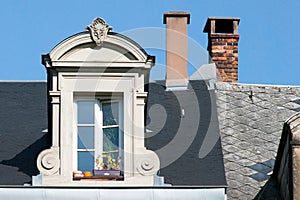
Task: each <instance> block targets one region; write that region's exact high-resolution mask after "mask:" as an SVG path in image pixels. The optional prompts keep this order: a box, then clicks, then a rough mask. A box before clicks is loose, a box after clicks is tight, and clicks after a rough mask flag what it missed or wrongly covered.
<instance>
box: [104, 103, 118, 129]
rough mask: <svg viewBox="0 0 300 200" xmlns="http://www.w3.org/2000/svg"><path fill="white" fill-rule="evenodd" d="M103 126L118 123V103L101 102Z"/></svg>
mask: <svg viewBox="0 0 300 200" xmlns="http://www.w3.org/2000/svg"><path fill="white" fill-rule="evenodd" d="M102 111H103V126H109V125H117V124H118V123H119V103H117V102H113V103H103V104H102Z"/></svg>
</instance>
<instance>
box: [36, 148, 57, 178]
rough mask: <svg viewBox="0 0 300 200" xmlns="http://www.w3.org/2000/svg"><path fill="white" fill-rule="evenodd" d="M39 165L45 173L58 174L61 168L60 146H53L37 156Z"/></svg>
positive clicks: (40, 169)
mask: <svg viewBox="0 0 300 200" xmlns="http://www.w3.org/2000/svg"><path fill="white" fill-rule="evenodd" d="M37 167H38V169H39V171H40V172H41V173H42V174H43V175H48V176H50V175H55V174H58V171H59V168H60V160H59V148H58V147H51V148H50V149H46V150H44V151H42V152H41V153H40V154H39V156H38V158H37Z"/></svg>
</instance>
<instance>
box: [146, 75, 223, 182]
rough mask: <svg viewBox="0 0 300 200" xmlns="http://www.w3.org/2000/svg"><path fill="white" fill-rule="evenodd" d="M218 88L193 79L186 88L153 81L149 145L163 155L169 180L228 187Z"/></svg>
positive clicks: (148, 121)
mask: <svg viewBox="0 0 300 200" xmlns="http://www.w3.org/2000/svg"><path fill="white" fill-rule="evenodd" d="M215 103H216V100H215V93H214V91H213V90H212V91H209V90H207V86H206V84H205V82H204V81H190V85H189V89H188V90H184V91H165V87H164V85H163V84H162V83H161V82H155V83H150V85H149V94H148V102H147V133H146V140H145V142H146V146H147V148H149V149H152V150H155V152H156V153H157V154H158V156H159V157H160V162H161V170H160V173H159V175H161V176H164V178H165V182H166V183H170V184H172V185H192V186H226V179H225V172H224V164H223V155H222V147H221V142H220V135H219V125H218V120H217V110H216V104H215Z"/></svg>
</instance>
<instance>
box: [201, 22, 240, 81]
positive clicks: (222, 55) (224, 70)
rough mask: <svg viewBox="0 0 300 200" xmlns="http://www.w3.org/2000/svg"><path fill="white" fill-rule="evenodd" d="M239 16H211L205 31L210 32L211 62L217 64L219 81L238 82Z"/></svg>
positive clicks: (208, 47) (209, 49)
mask: <svg viewBox="0 0 300 200" xmlns="http://www.w3.org/2000/svg"><path fill="white" fill-rule="evenodd" d="M239 22H240V19H239V18H223V17H222V18H221V17H209V18H208V19H207V21H206V24H205V27H204V30H203V32H204V33H208V46H207V50H208V51H209V55H210V62H214V63H215V64H216V66H217V77H218V81H222V82H235V83H237V82H238V41H239V38H240V35H239V34H238V25H239Z"/></svg>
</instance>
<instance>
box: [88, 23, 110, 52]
mask: <svg viewBox="0 0 300 200" xmlns="http://www.w3.org/2000/svg"><path fill="white" fill-rule="evenodd" d="M87 29H88V30H89V31H90V34H91V37H92V39H93V41H94V42H95V43H96V45H97V46H100V45H101V44H102V43H103V41H104V39H105V38H106V37H107V34H108V31H110V30H112V28H111V27H110V26H109V25H107V24H106V23H105V21H104V20H103V19H101V18H96V19H95V20H94V21H93V22H92V24H91V25H89V26H88V27H87Z"/></svg>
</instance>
